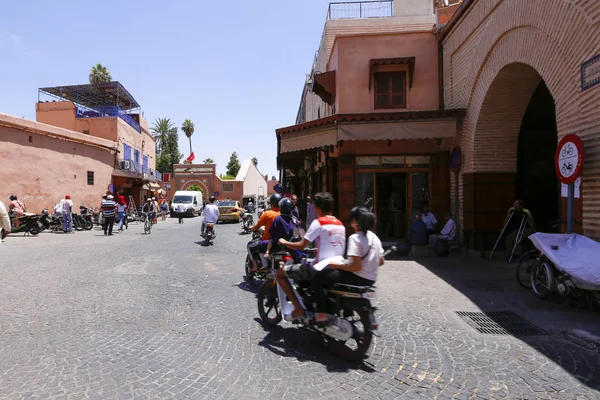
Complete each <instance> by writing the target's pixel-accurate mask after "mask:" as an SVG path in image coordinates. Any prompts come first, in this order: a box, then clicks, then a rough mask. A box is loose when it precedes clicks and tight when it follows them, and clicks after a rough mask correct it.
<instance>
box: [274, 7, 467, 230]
mask: <svg viewBox="0 0 600 400" xmlns="http://www.w3.org/2000/svg"><path fill="white" fill-rule="evenodd" d="M435 31H436V15H435V13H434V10H433V2H432V1H431V0H410V1H400V0H396V1H387V2H386V1H381V2H376V3H373V2H357V3H344V4H339V3H332V4H330V6H329V12H328V19H327V21H326V23H325V28H324V31H323V35H322V39H321V44H320V46H319V50H318V51H317V54H316V57H315V59H314V62H313V67H312V71H311V73H310V74H309V75H307V80H306V84H305V86H304V88H303V92H302V100H301V103H300V107H299V110H298V115H297V119H296V124H295V125H292V126H288V127H285V128H281V129H278V130H277V131H276V134H277V142H278V167H279V169H280V170H282V171H283V173H282V178H283V179H282V180H283V184H284V186H286V190H287V191H293V192H296V193H302V194H306V193H307V192H316V191H320V190H328V191H330V192H333V194H334V197H335V198H336V201H337V206H338V210H337V213H338V215H340V216H341V217H342V218H346V217H347V215H348V213H349V211H350V209H351V208H352V207H354V206H355V205H362V204H364V203H365V202H366V201H367V200H370V201H371V202H372V204H373V206H374V210H375V212H376V213H377V215H378V217H379V218H378V220H379V221H380V226H379V227H378V231H379V232H380V233H381V234H383V235H384V236H385V235H391V236H403V235H404V234H405V232H406V229H407V226H408V221H409V216H410V214H411V213H412V212H413V211H414V210H417V209H420V208H421V207H422V206H423V205H424V204H426V203H430V204H431V207H432V210H433V212H434V213H436V214H437V216H438V219H439V220H442V215H443V213H444V212H446V211H448V210H449V209H450V188H449V146H450V143H451V139H452V138H453V137H454V136H455V135H456V127H457V120H458V119H459V118H460V116H461V115H462V114H463V112H464V111H463V110H453V109H450V110H448V109H445V110H443V109H441V107H440V96H441V89H440V79H439V76H440V69H439V57H440V53H439V51H440V50H439V44H438V41H437V38H436V35H435ZM290 186H291V187H290Z"/></svg>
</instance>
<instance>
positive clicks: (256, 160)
mask: <svg viewBox="0 0 600 400" xmlns="http://www.w3.org/2000/svg"><path fill="white" fill-rule="evenodd" d="M252 164H254V166H255V167H256V166H258V158H256V157H252Z"/></svg>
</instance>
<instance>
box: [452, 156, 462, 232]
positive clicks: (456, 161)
mask: <svg viewBox="0 0 600 400" xmlns="http://www.w3.org/2000/svg"><path fill="white" fill-rule="evenodd" d="M461 164H462V152H461V150H460V147H459V146H456V147H455V148H453V149H452V154H451V155H450V168H451V169H452V172H453V173H454V221H455V222H456V231H457V232H459V226H458V221H459V218H458V209H459V207H460V200H459V198H458V190H459V184H458V179H459V175H458V173H459V172H460V167H461Z"/></svg>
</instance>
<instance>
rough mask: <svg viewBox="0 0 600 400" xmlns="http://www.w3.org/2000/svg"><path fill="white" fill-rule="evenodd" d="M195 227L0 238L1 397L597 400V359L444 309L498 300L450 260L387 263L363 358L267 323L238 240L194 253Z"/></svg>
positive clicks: (562, 343)
mask: <svg viewBox="0 0 600 400" xmlns="http://www.w3.org/2000/svg"><path fill="white" fill-rule="evenodd" d="M199 225H200V220H199V219H198V218H196V219H193V220H192V219H186V220H185V223H184V224H183V225H178V224H177V221H176V220H175V219H174V220H167V222H161V223H159V224H158V225H157V226H156V227H155V229H154V231H153V233H152V235H150V236H145V235H143V234H142V227H141V226H136V225H135V224H131V225H130V228H129V230H128V231H126V232H125V233H124V234H121V235H116V236H113V237H106V236H104V235H102V232H101V231H99V230H94V231H90V232H82V233H79V232H78V233H75V234H71V235H68V234H51V233H46V234H41V235H40V236H39V237H37V238H28V237H11V238H9V239H7V240H6V242H5V243H3V244H1V245H0V398H7V399H17V398H18V399H20V398H32V399H36V398H61V399H62V398H67V399H71V398H73V399H81V398H96V399H128V398H135V399H146V398H147V399H150V398H152V399H156V398H176V399H179V398H195V399H200V398H207V399H219V398H223V399H282V398H285V399H288V398H289V399H303V398H321V397H327V398H361V399H365V398H389V399H398V398H403V399H404V398H406V399H411V398H430V399H431V398H444V399H445V398H459V399H466V398H515V399H516V398H527V399H542V398H561V399H562V398H564V399H575V398H577V399H594V398H599V397H600V392H599V391H598V389H599V388H600V356H599V355H598V354H597V353H595V352H593V351H591V350H588V349H585V348H584V347H580V346H578V345H576V344H573V343H572V342H570V341H566V340H564V339H562V338H560V337H558V336H556V335H544V336H529V337H521V338H517V337H513V336H511V335H484V334H481V333H478V332H477V331H476V330H475V329H473V328H472V327H471V326H469V325H468V324H467V323H465V322H464V321H463V320H461V319H460V318H459V317H458V316H457V315H456V313H455V311H479V307H481V308H484V307H487V309H489V308H490V307H491V308H492V309H503V307H506V306H507V303H503V299H502V297H498V296H499V295H500V296H501V295H502V293H503V292H502V289H501V288H500V289H499V288H497V287H496V288H494V287H490V286H489V285H490V283H489V282H488V287H485V286H481V284H474V283H473V282H472V281H469V280H468V279H467V280H466V281H462V282H463V283H464V284H463V285H462V286H461V284H459V283H456V282H455V281H453V279H450V278H448V276H449V275H448V273H449V271H448V269H449V267H448V266H447V265H436V264H435V263H433V264H431V265H429V264H428V263H427V262H422V263H421V264H419V263H416V262H407V261H405V262H400V261H396V262H389V263H388V264H386V266H385V268H383V269H382V270H381V273H380V280H379V282H378V295H379V299H378V302H377V305H378V306H379V310H378V318H379V322H380V326H382V332H383V337H382V338H380V339H377V340H376V341H375V342H374V345H373V346H372V349H371V351H370V356H369V358H368V359H367V360H366V361H365V362H363V363H361V364H352V363H347V362H344V361H341V360H339V359H336V358H335V357H332V356H331V355H329V354H328V353H327V352H326V349H325V348H324V346H323V344H322V342H321V341H320V338H319V336H317V335H315V334H313V333H310V332H306V331H303V330H299V329H296V328H294V327H290V326H289V325H286V326H282V327H278V328H276V329H273V330H271V331H267V330H265V329H263V328H262V327H261V325H260V323H259V322H257V311H256V299H255V293H256V292H257V290H258V286H257V285H247V284H245V283H243V281H242V270H243V269H242V266H243V259H244V257H245V248H244V245H245V242H246V241H247V240H248V237H247V236H241V235H238V232H239V230H240V229H239V228H240V226H239V225H237V224H235V225H219V226H218V233H219V236H218V238H217V240H216V241H215V244H214V246H211V247H203V246H201V245H198V244H197V243H196V242H197V241H198V240H199V236H198V231H199ZM491 284H493V282H492V283H491ZM496 284H497V283H496ZM490 291H492V292H494V291H495V292H494V293H496V294H495V297H493V298H490V297H489V296H488V297H486V296H487V294H486V293H488V292H490ZM482 296H483V297H482ZM508 297H510V296H508V295H507V298H508ZM510 304H516V303H515V302H513V303H510ZM510 304H509V305H510ZM515 307H516V306H515ZM513 308H514V307H513ZM517 309H518V308H517ZM584 317H585V318H588V319H594V318H596V319H597V318H598V316H597V314H584ZM556 321H557V320H553V321H551V322H549V323H550V324H552V323H554V324H556V323H557V322H556Z"/></svg>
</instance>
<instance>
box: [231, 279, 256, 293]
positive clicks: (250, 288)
mask: <svg viewBox="0 0 600 400" xmlns="http://www.w3.org/2000/svg"><path fill="white" fill-rule="evenodd" d="M262 284H263V282H262V281H257V280H255V279H253V280H251V281H245V280H244V281H241V282H240V283H238V284H237V285H232V286H237V287H238V288H240V289H242V290H243V291H246V292H250V293H254V294H256V295H257V294H258V291H259V290H260V287H261V286H262Z"/></svg>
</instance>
